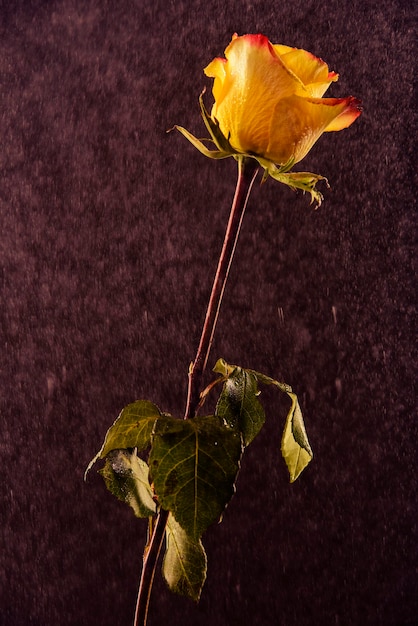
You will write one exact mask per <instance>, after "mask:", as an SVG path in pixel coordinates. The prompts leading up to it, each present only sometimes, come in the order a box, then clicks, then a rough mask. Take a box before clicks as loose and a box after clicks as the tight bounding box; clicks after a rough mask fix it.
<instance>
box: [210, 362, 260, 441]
mask: <svg viewBox="0 0 418 626" xmlns="http://www.w3.org/2000/svg"><path fill="white" fill-rule="evenodd" d="M215 367H216V366H215ZM258 395H259V391H258V386H257V377H256V376H255V374H254V373H253V372H251V371H250V370H245V369H242V368H241V367H234V368H233V369H232V371H230V374H229V377H228V379H227V380H226V381H225V383H224V387H223V390H222V393H221V395H220V397H219V400H218V403H217V405H216V412H215V414H216V415H218V416H219V417H221V418H222V419H223V420H224V422H225V424H226V425H228V426H229V427H230V428H238V429H239V431H240V432H241V433H242V436H243V441H244V444H245V445H246V446H248V445H249V444H250V443H251V442H252V441H253V439H254V438H255V437H256V436H257V435H258V433H259V432H260V430H261V428H262V427H263V424H264V422H265V419H266V417H265V414H264V409H263V407H262V406H261V404H260V401H259V400H258V397H257V396H258Z"/></svg>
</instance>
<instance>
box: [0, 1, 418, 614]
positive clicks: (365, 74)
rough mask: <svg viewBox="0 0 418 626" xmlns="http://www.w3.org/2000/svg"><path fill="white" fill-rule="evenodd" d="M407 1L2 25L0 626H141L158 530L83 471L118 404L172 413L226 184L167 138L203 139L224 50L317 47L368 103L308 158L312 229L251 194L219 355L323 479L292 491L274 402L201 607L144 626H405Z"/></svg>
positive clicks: (414, 603) (44, 11)
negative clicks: (142, 402) (204, 109)
mask: <svg viewBox="0 0 418 626" xmlns="http://www.w3.org/2000/svg"><path fill="white" fill-rule="evenodd" d="M412 4H413V3H412V2H407V1H402V0H394V1H391V2H389V1H385V0H383V1H380V2H364V0H362V1H359V0H353V1H351V2H348V0H347V1H344V0H342V1H341V0H330V1H329V2H327V3H324V4H323V5H322V6H321V8H319V3H317V2H315V1H313V0H293V1H291V2H273V1H269V2H267V1H264V0H252V1H251V2H250V1H249V0H247V1H246V0H233V1H231V2H227V1H225V0H222V1H219V0H207V1H203V0H198V1H196V2H193V1H191V0H190V1H188V2H187V1H184V0H183V1H182V0H177V1H176V2H173V1H171V0H137V1H136V2H135V1H133V0H127V1H125V2H123V1H122V2H121V1H120V0H117V1H116V0H115V1H113V0H108V1H106V0H100V1H99V0H92V1H90V2H84V1H83V0H57V1H47V0H45V1H44V2H41V1H39V0H38V1H33V2H22V1H19V0H15V1H13V2H6V1H5V2H1V3H0V7H1V9H0V15H1V20H2V29H1V37H0V51H1V53H0V54H1V57H0V72H1V92H2V96H1V99H2V105H1V151H0V160H1V183H0V195H1V200H0V201H1V225H0V228H1V240H0V252H1V261H0V263H1V275H0V279H1V280H0V285H1V298H2V300H1V302H2V304H1V309H0V320H1V327H0V332H1V336H0V342H1V368H0V384H1V437H0V450H1V472H2V480H1V483H2V485H1V489H2V492H4V493H3V500H2V509H1V513H2V519H1V531H0V532H1V536H2V545H1V547H0V550H1V551H0V559H1V572H0V579H1V592H0V593H1V596H0V623H1V625H2V626H3V625H4V626H6V625H7V626H27V625H32V624H33V625H37V626H57V625H60V626H74V625H79V624H80V625H83V626H84V625H85V626H95V625H96V624H100V625H101V626H129V625H130V624H131V622H132V616H133V610H134V604H135V598H136V590H137V584H138V577H139V573H140V568H141V553H142V549H143V545H144V534H145V524H144V522H143V521H141V520H137V519H135V518H134V517H133V516H132V515H131V512H130V510H129V509H128V507H125V506H124V505H123V504H122V503H119V502H117V501H116V500H114V499H113V498H112V497H111V496H110V494H108V493H107V492H106V491H105V489H104V486H103V484H102V481H101V479H100V477H99V476H98V475H97V473H96V472H92V474H91V475H90V478H89V480H88V482H87V484H85V483H84V482H83V472H84V469H85V467H86V465H87V463H88V462H89V460H90V458H91V457H92V456H93V455H94V454H95V452H96V451H97V449H98V448H99V446H100V444H101V442H102V439H103V436H104V434H105V432H106V430H107V428H108V427H109V425H110V424H111V423H112V422H113V420H114V419H115V417H116V416H117V414H118V413H119V411H120V409H121V408H122V407H123V406H124V405H125V404H127V403H128V402H131V401H133V400H135V399H137V398H147V399H150V400H153V401H154V402H155V403H156V404H158V405H159V406H160V407H161V408H162V409H163V410H165V411H169V412H172V413H173V414H175V415H179V416H181V414H182V412H183V409H184V402H185V394H186V385H187V368H188V364H189V362H190V360H191V359H192V358H193V356H194V352H195V349H196V345H197V341H198V337H199V332H200V328H201V324H202V320H203V313H204V306H205V303H206V300H207V297H208V293H209V289H210V285H211V280H212V277H213V272H214V269H215V264H216V259H217V257H218V254H219V250H220V246H221V242H222V238H223V231H224V228H225V223H226V219H227V215H228V211H229V206H230V202H231V199H232V195H233V191H234V185H235V175H236V173H235V162H234V161H233V160H232V159H229V160H227V161H223V162H211V161H209V160H207V159H205V158H204V157H203V156H201V155H200V154H198V153H197V152H196V151H195V150H194V149H193V148H192V146H191V145H189V144H188V143H187V142H186V140H185V139H183V138H182V137H181V136H180V135H179V134H176V133H172V134H168V135H167V134H166V130H167V129H168V128H170V127H172V126H173V125H174V124H182V125H184V126H186V127H187V128H188V129H190V130H191V131H193V132H195V133H196V134H197V135H201V134H203V135H204V128H203V124H202V121H201V120H200V117H199V111H198V95H199V93H200V91H201V89H202V88H203V86H204V85H206V86H207V87H208V88H210V81H209V80H208V79H207V78H206V77H205V76H204V75H203V73H202V69H203V67H204V66H205V65H206V64H207V63H208V62H209V61H210V60H211V59H212V58H213V57H214V56H215V55H219V54H222V53H223V50H224V48H225V47H226V45H227V43H228V42H229V40H230V37H231V35H232V33H233V32H234V31H237V32H238V33H240V34H243V33H245V32H263V33H264V34H266V35H267V36H268V37H269V38H270V39H271V40H272V41H275V42H282V43H286V44H290V45H295V46H298V47H303V48H306V49H308V50H311V51H312V52H314V53H315V54H316V55H318V56H321V57H323V58H324V59H325V60H326V61H327V62H328V63H329V65H330V69H333V70H336V71H338V72H339V73H340V82H339V83H337V84H335V85H332V88H331V90H330V92H329V94H330V95H331V96H336V97H340V96H348V95H355V96H357V97H359V98H361V99H362V101H363V104H364V113H363V115H362V116H361V118H360V119H359V120H358V121H357V122H356V123H355V124H354V125H353V126H352V127H351V128H350V129H348V130H345V131H343V132H341V133H330V134H329V135H327V136H324V137H323V138H322V139H321V140H320V142H319V143H318V144H317V145H316V146H315V148H314V149H313V150H312V152H311V153H310V155H309V156H308V157H307V158H306V160H305V162H304V165H303V167H304V168H306V169H310V170H312V171H315V172H319V173H321V174H323V175H325V176H327V177H328V178H329V180H330V182H331V186H332V188H331V189H330V190H328V191H326V192H325V196H326V198H325V202H324V204H323V206H322V207H321V208H320V209H319V210H318V211H316V212H314V211H313V210H312V208H311V207H310V206H309V198H308V197H306V196H303V195H302V194H301V193H300V194H294V193H292V192H291V191H289V190H288V189H286V188H284V187H282V186H281V185H279V184H278V183H275V182H273V181H269V182H268V183H267V184H266V185H265V186H263V187H262V188H260V186H259V185H258V184H257V185H256V187H255V189H254V193H253V194H252V197H251V200H250V204H249V209H248V213H247V215H246V219H245V222H244V226H243V232H242V238H241V241H240V246H239V248H238V251H237V256H236V262H235V265H234V267H233V270H232V274H231V282H230V284H229V286H228V288H227V292H226V298H225V302H224V307H223V311H222V315H221V319H220V323H219V327H218V333H217V336H216V342H215V345H214V349H213V353H212V360H211V364H212V365H213V363H214V361H215V360H216V358H218V357H219V356H223V357H224V358H226V359H227V360H229V361H230V362H232V363H238V364H241V365H243V366H248V367H252V368H255V369H258V370H260V371H262V372H265V373H268V374H270V375H272V376H274V377H276V378H278V379H279V380H285V381H286V382H288V383H290V384H291V385H292V386H293V387H294V389H295V390H296V391H297V393H298V395H299V397H300V399H301V403H302V408H303V410H304V414H305V419H306V425H307V428H308V432H309V435H310V440H311V443H312V446H313V449H314V452H315V459H314V462H313V463H312V464H311V466H310V467H309V469H308V470H307V471H306V472H305V473H304V474H303V475H302V476H301V478H300V479H299V480H298V481H297V482H296V483H295V484H294V485H289V483H288V477H287V475H286V469H285V466H284V463H283V461H282V459H281V456H280V450H279V449H280V434H281V430H282V426H283V420H284V416H285V414H286V409H287V403H286V400H285V398H282V397H281V396H280V395H279V394H277V393H275V392H274V391H272V390H270V389H268V390H266V391H265V392H263V400H264V402H265V405H266V410H267V414H268V423H267V426H266V428H265V430H264V431H263V432H262V434H261V435H260V436H259V438H258V439H257V440H256V442H254V444H253V445H252V446H251V448H250V449H249V450H248V452H247V454H246V457H245V458H244V462H243V467H242V471H241V474H240V477H239V481H238V493H237V496H236V497H235V498H234V499H233V501H232V503H231V504H230V506H229V508H228V509H227V512H226V514H225V517H224V521H223V523H222V524H221V525H220V526H215V527H213V528H211V529H209V531H208V532H207V533H206V534H205V537H204V542H205V546H206V548H207V552H208V558H209V572H208V580H207V583H206V585H205V588H204V591H203V596H202V599H201V602H200V604H199V605H198V606H195V605H193V604H192V603H191V602H189V601H188V600H185V599H182V598H179V597H177V596H174V595H172V594H170V593H169V592H168V591H166V589H165V585H164V583H163V582H162V581H161V577H160V575H159V574H158V576H157V582H156V588H155V593H154V595H153V599H152V607H151V617H150V620H149V625H150V626H159V625H161V624H167V625H170V626H177V625H178V626H180V625H184V624H187V625H188V626H214V625H215V624H216V625H217V626H235V625H238V626H244V624H245V625H247V624H248V625H249V626H266V625H270V624H271V625H276V624H279V625H281V626H318V625H319V626H401V625H403V626H405V625H406V624H409V625H412V624H417V623H418V600H417V595H415V593H416V589H417V532H416V530H417V526H416V520H417V500H416V498H417V478H416V471H417V467H416V460H417V456H416V452H415V449H416V441H417V424H416V421H414V420H415V416H414V413H413V410H414V395H413V383H414V380H415V375H416V370H414V361H413V339H414V333H413V326H414V317H413V311H414V310H413V295H414V293H413V276H414V275H413V258H412V252H413V243H414V227H415V223H414V220H415V212H414V204H415V192H414V188H413V170H412V164H414V165H415V161H416V159H415V155H414V159H412V148H413V143H412V142H413V136H414V125H413V122H414V119H413V106H414V101H413V100H412V77H413V74H414V65H413V64H414V60H415V56H416V55H415V53H414V52H413V34H412V32H413V29H412V26H413V22H412ZM209 101H210V96H209V94H208V102H209ZM280 311H282V312H283V318H281V316H280V315H279V312H280Z"/></svg>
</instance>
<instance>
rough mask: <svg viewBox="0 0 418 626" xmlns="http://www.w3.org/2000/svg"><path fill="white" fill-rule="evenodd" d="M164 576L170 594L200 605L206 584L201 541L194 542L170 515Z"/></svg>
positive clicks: (203, 550) (205, 561)
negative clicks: (189, 599) (184, 597)
mask: <svg viewBox="0 0 418 626" xmlns="http://www.w3.org/2000/svg"><path fill="white" fill-rule="evenodd" d="M166 541H167V549H166V553H165V556H164V561H163V576H164V578H165V580H166V581H167V584H168V586H169V588H170V590H171V591H174V592H175V593H179V594H181V595H183V596H187V597H189V598H192V600H194V601H195V602H197V601H198V600H199V598H200V594H201V591H202V588H203V585H204V582H205V580H206V570H207V558H206V553H205V549H204V547H203V544H202V542H201V541H200V539H198V540H195V539H193V538H192V537H190V535H188V534H187V533H186V531H185V530H183V528H182V527H181V526H180V524H178V522H176V520H175V519H174V517H173V516H172V515H169V518H168V522H167V529H166Z"/></svg>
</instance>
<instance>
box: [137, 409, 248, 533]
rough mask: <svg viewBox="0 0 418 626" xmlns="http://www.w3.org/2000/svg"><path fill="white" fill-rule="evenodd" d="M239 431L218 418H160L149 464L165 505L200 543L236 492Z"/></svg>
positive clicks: (162, 502)
mask: <svg viewBox="0 0 418 626" xmlns="http://www.w3.org/2000/svg"><path fill="white" fill-rule="evenodd" d="M241 453H242V445H241V437H240V434H239V433H238V432H237V431H235V430H231V429H230V428H227V427H226V426H224V425H223V424H222V423H221V422H220V420H219V418H218V417H215V416H213V415H212V416H207V417H195V418H193V419H189V420H177V419H174V418H164V419H162V420H159V421H158V423H157V424H156V428H155V431H154V435H153V444H152V448H151V453H150V458H149V466H150V473H151V479H152V481H153V483H154V490H155V493H156V494H157V497H158V501H159V502H160V504H161V506H162V507H163V508H164V509H166V510H168V511H171V512H172V513H173V515H174V517H175V519H176V521H177V522H178V523H179V524H180V525H181V527H182V528H183V529H184V530H185V531H186V532H187V534H188V535H189V536H190V537H191V538H192V539H194V540H195V541H197V540H198V539H199V538H200V536H201V535H202V533H203V532H204V531H205V530H206V528H207V527H208V526H209V525H210V524H212V523H213V522H215V521H217V520H219V519H220V517H221V515H222V513H223V511H224V509H225V507H226V505H227V504H228V502H229V500H230V499H231V497H232V496H233V494H234V491H235V486H234V483H235V479H236V475H237V473H238V470H239V461H240V458H241Z"/></svg>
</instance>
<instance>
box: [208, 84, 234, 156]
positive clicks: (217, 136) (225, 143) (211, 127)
mask: <svg viewBox="0 0 418 626" xmlns="http://www.w3.org/2000/svg"><path fill="white" fill-rule="evenodd" d="M205 91H206V90H205V89H204V90H203V91H202V93H201V94H200V96H199V105H200V111H201V113H202V118H203V121H204V123H205V126H206V128H207V129H208V131H209V133H210V136H211V137H212V139H213V142H214V144H215V145H216V146H217V147H218V148H219V150H221V151H222V152H224V153H225V154H228V156H234V155H235V156H237V152H236V150H234V148H233V147H232V146H231V144H230V143H229V140H228V139H227V138H226V137H225V135H224V134H223V132H222V131H221V129H220V128H219V122H218V120H216V119H215V120H214V119H212V117H211V116H210V115H209V113H208V111H207V110H206V107H205V104H204V102H203V94H204V93H205Z"/></svg>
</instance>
